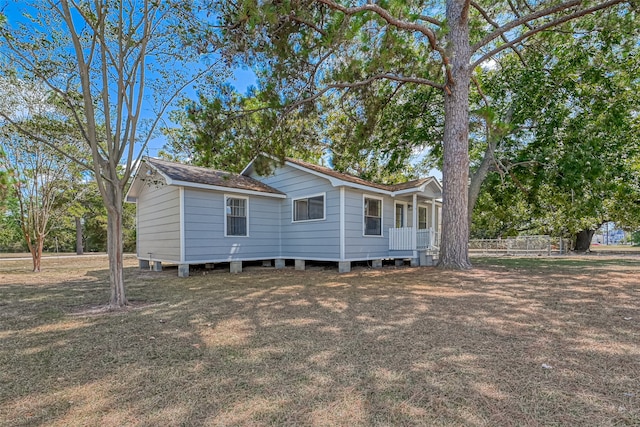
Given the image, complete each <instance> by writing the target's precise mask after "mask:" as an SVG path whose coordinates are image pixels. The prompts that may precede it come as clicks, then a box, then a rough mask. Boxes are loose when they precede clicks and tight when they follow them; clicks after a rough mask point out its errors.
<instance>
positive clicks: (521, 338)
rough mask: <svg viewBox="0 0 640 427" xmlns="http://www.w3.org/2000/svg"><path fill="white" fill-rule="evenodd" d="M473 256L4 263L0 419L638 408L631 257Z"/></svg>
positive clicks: (626, 414)
mask: <svg viewBox="0 0 640 427" xmlns="http://www.w3.org/2000/svg"><path fill="white" fill-rule="evenodd" d="M57 261H58V260H56V262H57ZM474 263H475V268H474V269H473V270H471V271H466V272H444V271H440V270H437V269H435V268H425V267H422V268H410V267H400V268H395V267H385V268H384V269H381V270H373V269H369V268H356V269H354V270H353V271H352V272H351V273H348V274H339V273H338V272H337V270H333V269H326V268H322V269H312V270H309V271H302V272H301V271H295V270H294V269H292V268H287V269H285V270H274V269H273V268H267V267H264V268H251V269H249V271H246V272H244V273H242V274H236V275H232V274H229V273H227V272H219V271H216V270H214V272H215V274H214V273H213V272H210V273H208V272H206V271H201V272H199V274H198V275H197V276H192V277H189V278H186V279H179V278H177V277H176V276H177V271H176V270H175V269H171V268H169V269H165V271H163V272H150V271H140V270H138V269H136V268H135V264H136V263H135V260H134V259H132V258H130V259H127V262H126V265H127V268H126V270H125V277H126V282H127V289H128V296H129V298H130V299H131V300H132V301H134V304H132V308H131V309H127V310H123V311H118V312H102V311H100V310H99V309H98V308H99V307H102V306H103V305H104V303H106V302H107V300H108V296H109V289H108V281H107V271H106V268H107V265H106V264H107V260H106V259H98V258H94V259H87V260H84V259H81V260H77V259H74V260H73V261H72V262H69V261H66V262H65V260H62V261H60V263H59V264H49V261H47V265H44V266H43V268H44V271H43V272H42V273H39V274H34V273H31V272H29V271H28V268H29V265H28V262H25V261H22V262H18V261H10V262H3V263H2V264H1V265H0V295H1V296H2V297H1V299H0V425H3V426H4V425H6V426H14V425H54V426H56V425H59V426H63V425H107V426H109V425H113V426H120V425H309V426H315V425H350V426H353V425H356V426H358V425H362V426H365V425H451V426H459V425H466V426H495V425H501V426H510V425H513V426H522V425H531V426H538V425H540V426H543V425H545V426H546V425H567V426H575V425H585V426H593V425H640V410H639V404H640V344H639V343H640V329H639V325H640V322H639V321H640V312H639V311H638V306H639V302H640V285H639V283H640V281H639V280H638V276H639V274H640V262H638V261H634V260H616V259H601V258H598V259H595V260H594V259H593V258H587V259H580V258H571V259H537V258H536V259H532V258H528V259H525V258H512V259H499V258H492V259H474ZM92 308H95V310H93V309H92Z"/></svg>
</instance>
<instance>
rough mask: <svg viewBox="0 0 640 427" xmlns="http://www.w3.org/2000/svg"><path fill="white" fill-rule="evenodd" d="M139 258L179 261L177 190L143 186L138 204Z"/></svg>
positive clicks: (166, 187) (174, 188)
mask: <svg viewBox="0 0 640 427" xmlns="http://www.w3.org/2000/svg"><path fill="white" fill-rule="evenodd" d="M136 203H137V221H138V230H137V239H138V245H137V246H138V248H137V252H138V257H139V258H143V259H153V260H160V261H163V260H167V261H168V260H172V261H179V260H180V190H179V189H178V188H177V187H169V186H164V185H161V186H155V185H151V186H144V187H143V188H142V190H141V192H140V196H139V198H138V200H137V202H136Z"/></svg>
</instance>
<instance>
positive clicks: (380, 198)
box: [362, 194, 395, 237]
mask: <svg viewBox="0 0 640 427" xmlns="http://www.w3.org/2000/svg"><path fill="white" fill-rule="evenodd" d="M366 199H373V200H380V234H366V231H367V221H366V219H367V218H366V215H365V212H364V207H365V201H366ZM394 209H395V207H394ZM362 236H364V237H384V199H383V198H382V197H378V196H372V195H370V194H363V195H362Z"/></svg>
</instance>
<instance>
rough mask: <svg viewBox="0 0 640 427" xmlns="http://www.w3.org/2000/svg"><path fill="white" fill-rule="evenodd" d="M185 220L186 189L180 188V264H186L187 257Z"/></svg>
mask: <svg viewBox="0 0 640 427" xmlns="http://www.w3.org/2000/svg"><path fill="white" fill-rule="evenodd" d="M184 219H185V218H184V187H180V262H184V259H185V256H186V255H185V254H186V246H185V243H186V240H185V229H184Z"/></svg>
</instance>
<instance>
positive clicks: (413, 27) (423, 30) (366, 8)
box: [316, 0, 622, 89]
mask: <svg viewBox="0 0 640 427" xmlns="http://www.w3.org/2000/svg"><path fill="white" fill-rule="evenodd" d="M316 1H318V2H320V3H322V4H324V5H326V6H328V7H329V8H331V9H334V10H338V11H340V12H342V13H344V14H345V15H348V16H352V15H355V14H357V13H360V12H373V13H375V14H376V15H378V16H379V17H381V18H382V19H384V20H385V21H386V22H387V23H388V24H389V25H391V26H393V27H396V28H400V29H403V30H409V31H415V32H418V33H420V34H422V35H424V36H425V37H426V38H427V39H428V40H429V45H430V46H431V49H433V50H434V51H436V52H438V53H439V54H440V57H441V58H442V63H443V65H444V69H445V70H446V71H445V72H446V73H447V81H449V82H453V81H454V79H453V75H452V74H451V70H450V69H449V68H450V67H449V57H448V56H447V53H446V51H445V49H444V48H443V47H441V46H440V45H439V44H438V40H437V37H436V34H435V33H434V32H433V31H432V30H431V29H429V28H427V27H425V26H424V25H420V24H416V23H415V22H408V21H403V20H401V19H398V18H395V17H394V16H392V15H391V13H389V11H388V10H386V9H384V8H382V7H380V6H378V5H377V4H374V3H367V4H365V5H363V6H356V7H344V6H342V5H340V4H338V3H336V2H334V1H333V0H316ZM575 1H577V0H575ZM620 1H622V0H620ZM441 88H442V89H444V86H442V87H441Z"/></svg>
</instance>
